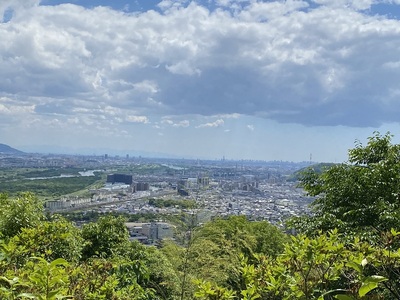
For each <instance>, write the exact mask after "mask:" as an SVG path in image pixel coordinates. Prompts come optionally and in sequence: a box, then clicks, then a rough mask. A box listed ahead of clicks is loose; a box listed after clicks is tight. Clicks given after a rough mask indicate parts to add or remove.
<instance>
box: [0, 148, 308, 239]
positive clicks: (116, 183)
mask: <svg viewBox="0 0 400 300" xmlns="http://www.w3.org/2000/svg"><path fill="white" fill-rule="evenodd" d="M310 164H312V162H310V161H309V162H301V163H294V162H282V161H270V162H266V161H248V160H247V161H245V160H242V161H233V160H232V161H231V160H225V159H224V158H222V159H220V160H191V159H165V158H144V157H130V156H129V155H126V156H124V157H119V156H111V155H107V154H105V155H102V156H83V155H58V154H57V155H56V154H46V155H44V154H25V153H22V154H21V153H12V154H10V153H4V152H3V153H2V154H1V155H0V168H2V169H7V168H8V169H12V168H28V169H30V168H33V169H51V168H56V169H60V170H61V172H62V170H63V168H65V169H67V168H81V169H84V171H81V172H79V175H76V176H78V177H81V178H84V177H89V176H95V174H97V176H99V175H100V176H101V178H102V179H101V180H100V181H99V182H97V183H96V187H93V186H91V187H88V188H86V192H85V193H83V194H82V195H75V194H72V195H71V194H69V195H68V194H67V195H62V196H59V197H54V198H47V199H46V200H45V204H44V205H45V207H46V209H47V210H48V211H49V212H50V213H70V212H82V213H87V212H96V213H100V214H102V213H120V214H128V215H135V214H156V215H174V214H179V213H182V212H184V213H187V214H192V215H196V216H198V218H199V219H200V221H202V222H205V221H208V220H210V219H211V218H213V217H228V216H233V215H244V216H246V217H247V219H249V220H257V221H261V220H265V221H268V222H270V223H272V224H274V225H277V226H282V225H283V222H284V221H285V220H286V219H287V218H289V217H292V216H299V215H303V214H307V213H308V212H309V204H310V203H311V202H312V200H313V199H312V198H311V197H308V196H307V195H306V194H305V193H304V191H303V190H302V189H301V188H300V187H298V182H296V180H295V178H294V177H293V174H294V173H295V172H296V171H298V170H300V169H302V168H306V167H308V166H310ZM121 170H125V171H121ZM60 176H64V177H68V176H73V175H66V174H61V175H60ZM56 177H57V176H56ZM53 178H54V177H53ZM46 179H49V178H48V177H47V178H46V177H34V178H27V179H25V180H30V181H32V180H39V181H40V180H42V181H43V180H46ZM149 199H159V200H160V199H161V200H165V201H170V200H173V201H176V203H179V201H190V202H191V203H194V205H193V206H192V207H188V208H182V207H180V206H179V205H172V206H169V207H157V206H154V205H152V203H151V201H149ZM161 221H162V220H160V222H159V224H158V225H157V224H155V225H154V224H153V225H152V226H156V228H159V230H158V229H157V230H149V229H148V228H149V226H150V224H148V223H143V224H139V223H138V224H135V223H129V225H127V226H128V228H130V232H131V235H132V238H137V239H139V240H140V239H141V240H146V238H145V237H143V235H145V236H146V235H147V237H148V238H150V236H149V235H151V234H152V235H153V236H151V240H154V239H161V238H164V237H171V236H173V226H172V225H166V224H165V223H163V222H161ZM127 224H128V223H127ZM129 226H130V227H129ZM139 228H140V230H139ZM146 228H147V229H146ZM162 228H164V229H163V230H162ZM161 231H163V232H164V233H161ZM151 232H152V233H151Z"/></svg>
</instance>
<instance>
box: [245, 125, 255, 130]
mask: <svg viewBox="0 0 400 300" xmlns="http://www.w3.org/2000/svg"><path fill="white" fill-rule="evenodd" d="M246 127H247V129H248V130H250V131H254V129H255V128H254V125H247V126H246Z"/></svg>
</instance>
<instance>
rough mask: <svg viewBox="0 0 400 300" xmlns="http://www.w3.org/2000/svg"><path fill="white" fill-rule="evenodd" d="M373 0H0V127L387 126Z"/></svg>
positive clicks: (396, 39)
mask: <svg viewBox="0 0 400 300" xmlns="http://www.w3.org/2000/svg"><path fill="white" fill-rule="evenodd" d="M207 3H208V2H207ZM374 5H377V3H376V1H373V0H353V1H349V0H343V1H342V0H314V1H299V0H287V1H265V2H264V1H256V0H252V1H244V0H242V1H239V0H219V1H215V3H213V4H212V6H211V5H208V6H206V4H205V3H204V4H202V3H201V2H195V1H161V2H160V3H159V5H158V8H157V9H155V10H148V11H144V12H124V11H117V10H113V9H112V8H108V7H101V6H97V7H92V8H85V7H83V6H80V5H74V4H62V5H56V6H45V5H40V1H39V0H29V1H28V0H26V1H22V0H20V1H2V3H1V4H0V20H2V21H3V22H2V23H0V36H1V39H2V42H1V43H0V76H1V78H2V80H1V81H0V116H1V117H0V123H3V124H12V123H13V122H14V123H18V124H19V125H20V126H25V127H26V128H28V127H35V126H37V127H40V126H45V125H48V124H52V126H59V127H60V128H63V127H67V126H74V128H80V129H81V130H86V129H87V130H89V129H88V128H91V129H98V130H101V129H105V128H114V129H115V128H117V126H121V129H119V130H117V131H118V132H119V134H121V132H122V133H123V132H124V130H126V129H127V128H125V127H126V126H128V125H129V124H133V123H134V124H141V125H146V126H153V128H162V127H165V126H170V127H175V128H181V129H183V128H188V127H193V128H194V129H195V128H197V129H199V128H205V127H210V128H216V127H220V126H223V125H224V119H225V120H226V118H224V117H221V116H226V115H231V116H232V115H236V116H253V117H258V118H265V119H269V120H274V121H277V122H281V123H297V124H302V125H305V126H315V125H329V126H330V125H332V126H336V125H345V126H353V127H367V126H379V125H380V124H382V123H388V122H398V121H399V118H398V115H399V113H400V101H399V96H400V88H399V85H398V79H399V78H400V57H399V49H400V22H399V21H398V20H397V19H395V18H388V17H385V16H381V15H375V14H373V13H371V11H372V9H373V7H374ZM386 5H393V6H395V5H398V3H397V2H396V1H391V2H388V1H386ZM201 116H203V117H204V118H203V119H201V118H200V119H197V120H196V118H198V117H201ZM23 118H24V120H22V119H23ZM189 119H190V120H189ZM168 120H169V121H170V122H171V123H168ZM124 126H125V127H124ZM71 128H72V127H71ZM247 128H248V129H250V130H254V126H252V125H251V126H250V125H249V126H247ZM226 130H227V131H228V130H229V128H226Z"/></svg>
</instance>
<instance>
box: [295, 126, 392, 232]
mask: <svg viewBox="0 0 400 300" xmlns="http://www.w3.org/2000/svg"><path fill="white" fill-rule="evenodd" d="M391 139H392V136H391V135H390V134H389V133H387V134H385V135H381V134H379V133H377V132H375V133H374V135H373V136H372V137H370V138H369V139H368V143H367V145H365V146H364V145H363V144H362V143H361V142H359V141H357V142H356V145H355V148H353V149H350V150H349V160H348V162H347V163H343V164H338V165H334V166H332V167H330V168H329V169H327V170H325V171H324V172H322V173H321V174H318V173H316V172H315V171H313V170H312V169H310V170H309V171H307V172H305V173H304V174H303V177H302V179H301V186H302V187H303V188H304V189H305V191H307V193H308V194H309V195H311V196H315V197H316V200H315V201H314V202H313V204H312V212H313V216H312V217H303V218H300V219H297V220H295V221H294V222H293V223H292V225H293V224H294V226H295V227H297V229H299V230H301V231H304V232H308V233H312V232H315V231H316V230H318V229H321V230H325V231H326V230H328V229H332V228H335V227H336V228H339V229H341V230H342V231H343V232H360V231H363V232H365V233H366V232H382V231H388V230H390V229H391V228H399V226H400V145H396V144H392V143H391Z"/></svg>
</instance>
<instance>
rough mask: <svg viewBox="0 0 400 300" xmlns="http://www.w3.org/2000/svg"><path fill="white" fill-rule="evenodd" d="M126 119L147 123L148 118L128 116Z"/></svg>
mask: <svg viewBox="0 0 400 300" xmlns="http://www.w3.org/2000/svg"><path fill="white" fill-rule="evenodd" d="M126 120H127V121H128V122H133V123H145V124H146V123H149V119H148V118H147V117H146V116H128V117H127V118H126Z"/></svg>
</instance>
